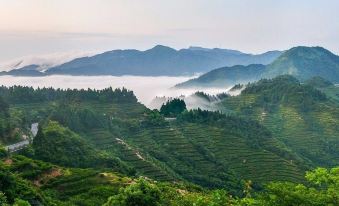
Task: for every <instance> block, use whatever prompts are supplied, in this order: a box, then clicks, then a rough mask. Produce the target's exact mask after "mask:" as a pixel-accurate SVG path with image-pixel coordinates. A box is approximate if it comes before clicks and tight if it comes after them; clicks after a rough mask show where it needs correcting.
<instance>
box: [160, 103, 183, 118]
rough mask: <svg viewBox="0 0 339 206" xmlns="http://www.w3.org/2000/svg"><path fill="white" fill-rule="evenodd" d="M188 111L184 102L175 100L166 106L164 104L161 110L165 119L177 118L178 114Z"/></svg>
mask: <svg viewBox="0 0 339 206" xmlns="http://www.w3.org/2000/svg"><path fill="white" fill-rule="evenodd" d="M185 110H186V104H185V101H184V100H181V99H173V100H172V101H167V103H166V104H163V105H162V106H161V108H160V113H161V114H163V115H164V116H165V117H176V116H177V115H178V114H181V113H182V112H183V111H185Z"/></svg>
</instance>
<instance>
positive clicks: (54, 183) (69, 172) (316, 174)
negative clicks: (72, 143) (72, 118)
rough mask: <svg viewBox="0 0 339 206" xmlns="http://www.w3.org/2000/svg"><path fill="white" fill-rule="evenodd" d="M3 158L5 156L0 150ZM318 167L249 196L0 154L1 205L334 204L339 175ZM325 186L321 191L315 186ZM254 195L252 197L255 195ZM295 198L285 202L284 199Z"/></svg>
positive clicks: (170, 205)
mask: <svg viewBox="0 0 339 206" xmlns="http://www.w3.org/2000/svg"><path fill="white" fill-rule="evenodd" d="M0 154H4V153H3V150H2V149H1V148H0ZM338 169H339V168H333V169H331V170H327V169H325V168H318V169H316V170H314V171H310V172H308V173H307V175H306V178H307V180H308V184H307V185H306V184H305V185H301V184H296V183H291V182H287V183H279V182H271V183H269V184H268V185H267V186H266V187H265V190H263V191H261V192H256V193H253V191H252V190H251V186H252V185H251V183H250V182H247V183H246V186H245V187H244V193H245V194H246V197H234V196H231V195H230V194H229V193H228V192H227V190H221V189H219V190H208V189H204V188H201V187H198V186H196V185H192V184H184V183H178V182H177V183H166V182H157V181H154V180H151V179H147V178H142V177H140V178H133V177H128V176H125V175H122V174H119V173H116V172H114V171H112V170H109V169H107V170H95V169H90V168H88V169H79V168H69V167H60V166H58V165H54V164H50V163H46V162H42V161H38V160H34V159H30V158H27V157H25V156H21V155H16V154H14V155H10V156H8V154H7V155H6V154H5V155H0V180H1V184H0V204H1V205H2V206H9V205H15V206H17V205H24V206H30V205H52V206H54V205H58V206H59V205H60V206H78V205H79V206H98V205H99V206H100V205H103V206H126V205H147V206H153V205H157V206H178V205H235V206H242V205H249V203H251V204H252V205H269V206H271V205H272V206H273V205H274V206H275V205H296V204H304V205H317V204H313V203H314V202H316V203H318V205H319V204H320V205H326V204H329V205H336V203H337V202H336V196H337V192H336V191H337V190H336V188H337V186H338V181H337V180H338V171H339V170H338ZM317 184H321V187H317V186H313V185H317ZM251 194H252V195H253V197H252V196H251ZM287 195H288V196H291V197H293V198H286V196H287Z"/></svg>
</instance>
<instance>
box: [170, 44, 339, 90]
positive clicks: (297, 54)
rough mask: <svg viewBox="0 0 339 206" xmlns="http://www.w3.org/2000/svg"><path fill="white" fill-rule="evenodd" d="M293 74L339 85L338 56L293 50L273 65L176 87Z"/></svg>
mask: <svg viewBox="0 0 339 206" xmlns="http://www.w3.org/2000/svg"><path fill="white" fill-rule="evenodd" d="M284 74H288V75H292V76H294V77H296V78H298V79H299V80H300V81H302V82H303V81H306V80H308V79H310V78H312V77H316V76H319V77H322V78H324V79H327V80H329V81H331V82H333V83H339V57H338V56H337V55H335V54H333V53H331V52H330V51H328V50H326V49H324V48H322V47H302V46H300V47H294V48H291V49H289V50H287V51H285V52H283V53H282V55H280V56H279V57H278V58H277V59H275V60H274V61H273V62H272V63H271V64H268V65H266V66H263V65H249V66H234V67H224V68H219V69H215V70H212V71H210V72H207V73H206V74H203V75H202V76H200V77H198V78H196V79H192V80H189V81H186V82H183V83H181V84H178V85H177V86H176V87H227V86H232V85H234V84H238V83H242V84H243V83H245V84H246V83H248V82H253V81H257V80H260V79H261V78H274V77H276V76H279V75H284Z"/></svg>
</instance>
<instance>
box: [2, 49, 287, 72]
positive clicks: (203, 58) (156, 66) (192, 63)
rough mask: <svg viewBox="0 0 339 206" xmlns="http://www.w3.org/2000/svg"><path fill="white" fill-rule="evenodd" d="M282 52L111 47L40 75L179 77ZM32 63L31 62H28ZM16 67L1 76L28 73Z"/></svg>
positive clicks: (257, 60)
mask: <svg viewBox="0 0 339 206" xmlns="http://www.w3.org/2000/svg"><path fill="white" fill-rule="evenodd" d="M281 53H282V52H281V51H269V52H265V53H262V54H247V53H243V52H240V51H237V50H230V49H220V48H213V49H207V48H202V47H189V48H186V49H179V50H176V49H173V48H171V47H168V46H163V45H157V46H155V47H153V48H150V49H147V50H144V51H140V50H136V49H126V50H121V49H118V50H112V51H107V52H104V53H101V54H96V55H94V56H85V57H79V58H75V59H73V60H71V61H68V62H65V63H63V64H60V65H56V66H52V67H50V68H47V69H45V70H44V72H40V71H39V73H37V74H34V73H32V76H35V75H38V76H41V75H53V74H60V75H62V74H66V75H113V76H121V75H141V76H180V75H193V74H196V73H202V72H207V71H209V70H212V69H214V68H218V67H221V66H233V65H238V64H241V65H248V64H253V63H260V64H268V63H270V62H272V61H273V60H274V59H276V58H277V57H278V56H279V55H280V54H281ZM28 66H30V65H28ZM22 70H24V69H23V68H17V69H16V71H15V72H11V71H8V72H2V73H1V75H17V76H20V75H24V76H26V75H27V72H24V71H22Z"/></svg>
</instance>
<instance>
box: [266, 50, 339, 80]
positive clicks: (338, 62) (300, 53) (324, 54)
mask: <svg viewBox="0 0 339 206" xmlns="http://www.w3.org/2000/svg"><path fill="white" fill-rule="evenodd" d="M283 74H289V75H293V76H295V77H297V78H298V79H299V80H301V81H305V80H307V79H310V78H312V77H314V76H320V77H322V78H324V79H327V80H329V81H331V82H334V83H339V56H337V55H335V54H333V53H331V52H330V51H328V50H326V49H324V48H322V47H301V46H300V47H294V48H292V49H289V50H288V51H286V52H284V53H283V54H282V55H281V56H280V57H279V58H277V59H276V60H275V61H274V62H273V63H272V64H269V65H268V66H267V69H266V70H265V72H264V74H263V77H275V76H278V75H283Z"/></svg>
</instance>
